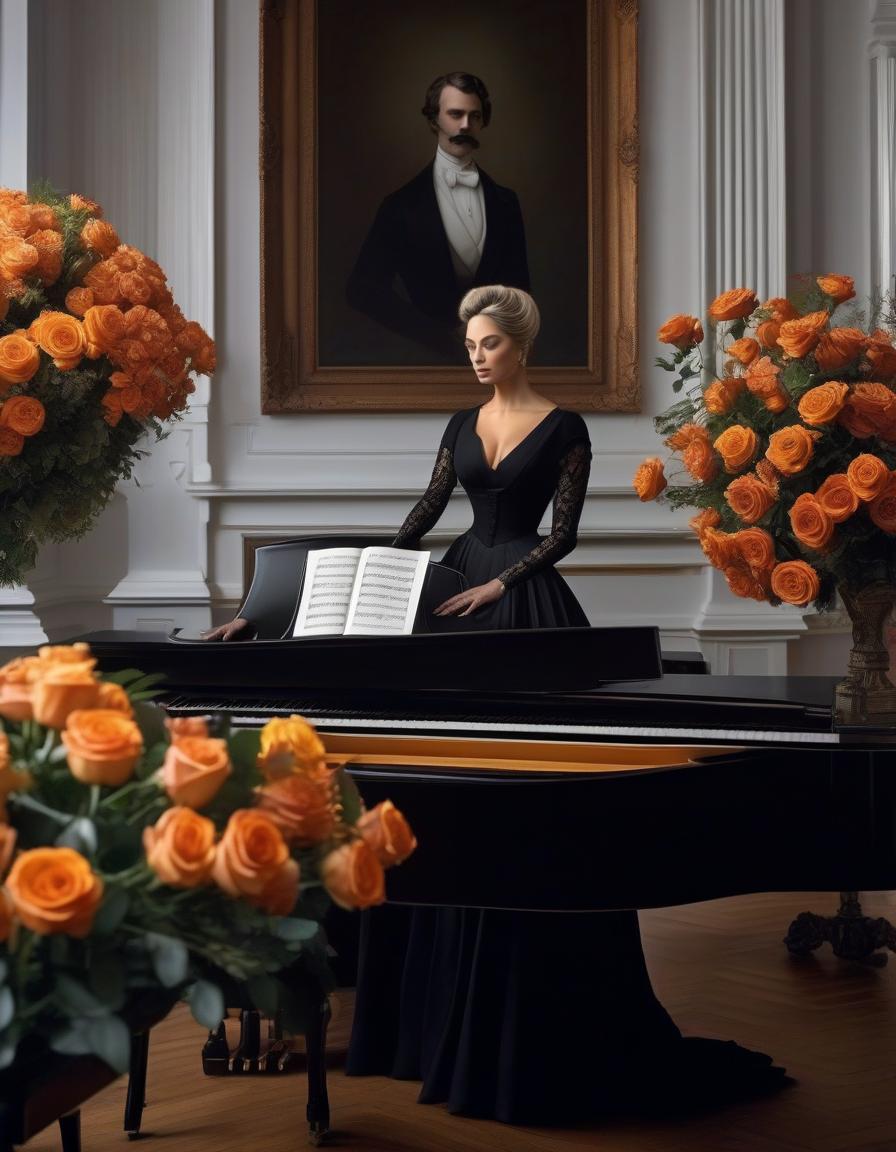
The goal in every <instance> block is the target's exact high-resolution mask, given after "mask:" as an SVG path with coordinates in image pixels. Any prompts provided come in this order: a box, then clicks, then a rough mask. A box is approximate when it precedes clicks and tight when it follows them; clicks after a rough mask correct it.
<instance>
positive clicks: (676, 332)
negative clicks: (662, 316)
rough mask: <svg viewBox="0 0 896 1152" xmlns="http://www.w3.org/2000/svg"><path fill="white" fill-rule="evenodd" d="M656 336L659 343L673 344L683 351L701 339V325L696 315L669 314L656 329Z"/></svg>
mask: <svg viewBox="0 0 896 1152" xmlns="http://www.w3.org/2000/svg"><path fill="white" fill-rule="evenodd" d="M656 338H657V340H659V342H660V343H661V344H674V345H675V347H676V348H680V349H681V351H682V352H684V351H686V350H687V349H688V348H693V347H694V345H695V344H699V343H700V341H701V340H702V339H703V325H702V324H701V323H700V321H699V320H698V319H697V317H696V316H684V315H681V314H679V315H677V316H670V317H669V319H668V320H667V321H666V323H665V324H663V325H662V326H661V327H660V328H659V330H658V331H657V334H656Z"/></svg>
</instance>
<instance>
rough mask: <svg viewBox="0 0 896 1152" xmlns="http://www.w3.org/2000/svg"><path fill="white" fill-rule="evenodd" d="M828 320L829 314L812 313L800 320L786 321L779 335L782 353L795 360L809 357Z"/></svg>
mask: <svg viewBox="0 0 896 1152" xmlns="http://www.w3.org/2000/svg"><path fill="white" fill-rule="evenodd" d="M828 320H829V316H828V314H827V312H810V313H809V314H808V315H807V316H801V317H800V318H799V319H798V320H785V321H784V323H783V324H782V325H781V331H780V332H779V333H778V343H779V344H780V346H781V349H782V351H783V352H784V353H785V354H786V355H788V356H790V357H791V358H792V359H794V360H799V359H800V358H801V357H802V356H807V355H808V354H809V353H810V352H811V351H812V349H813V348H814V347H815V345H816V344H817V343H818V341H819V340H820V339H821V334H822V332H823V331H824V328H825V326H826V325H827V323H828Z"/></svg>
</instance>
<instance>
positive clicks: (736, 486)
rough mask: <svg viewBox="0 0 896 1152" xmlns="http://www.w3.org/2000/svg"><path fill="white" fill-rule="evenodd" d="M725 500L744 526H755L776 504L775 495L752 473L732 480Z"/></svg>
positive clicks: (726, 490)
mask: <svg viewBox="0 0 896 1152" xmlns="http://www.w3.org/2000/svg"><path fill="white" fill-rule="evenodd" d="M725 499H726V501H727V502H728V505H729V507H730V508H731V511H732V512H733V513H734V514H735V516H739V517H740V519H741V520H743V522H744V524H755V523H756V521H757V520H761V519H762V517H763V516H764V515H765V514H766V512H768V510H769V509H770V508H772V507H773V506H774V504H775V497H774V495H773V494H772V493H771V492H770V491H769V489H768V488H767V486H766V485H765V484H763V483H762V481H761V480H759V479H757V477H756V476H754V475H753V474H752V473H750V474H748V475H746V476H738V477H737V479H736V480H732V481H731V483H730V484H729V485H728V487H727V488H726V489H725Z"/></svg>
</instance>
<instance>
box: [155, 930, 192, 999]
mask: <svg viewBox="0 0 896 1152" xmlns="http://www.w3.org/2000/svg"><path fill="white" fill-rule="evenodd" d="M144 939H145V941H146V946H147V948H148V949H149V954H150V957H151V959H152V967H153V971H154V972H155V974H156V976H158V978H159V980H160V981H161V983H162V984H163V986H164V987H165V988H174V987H176V986H177V985H178V984H182V983H183V982H184V980H186V978H187V974H188V972H189V969H190V954H189V952H188V951H187V946H186V944H184V942H183V941H182V940H178V939H176V938H175V937H173V936H163V935H162V934H161V933H160V932H147V933H146V935H145V937H144Z"/></svg>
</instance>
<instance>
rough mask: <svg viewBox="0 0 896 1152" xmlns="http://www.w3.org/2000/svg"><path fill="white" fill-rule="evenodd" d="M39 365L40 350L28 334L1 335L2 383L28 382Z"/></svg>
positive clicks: (0, 380)
mask: <svg viewBox="0 0 896 1152" xmlns="http://www.w3.org/2000/svg"><path fill="white" fill-rule="evenodd" d="M39 367H40V352H39V351H38V350H37V345H36V344H34V342H33V341H32V340H29V339H28V337H27V336H25V335H23V334H22V333H21V332H13V333H11V334H10V335H9V336H0V385H7V386H8V385H10V384H27V383H28V381H29V380H30V379H31V378H32V376H33V375H34V373H35V372H36V371H37V370H38V368H39ZM0 391H4V392H5V391H6V388H2V389H0Z"/></svg>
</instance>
